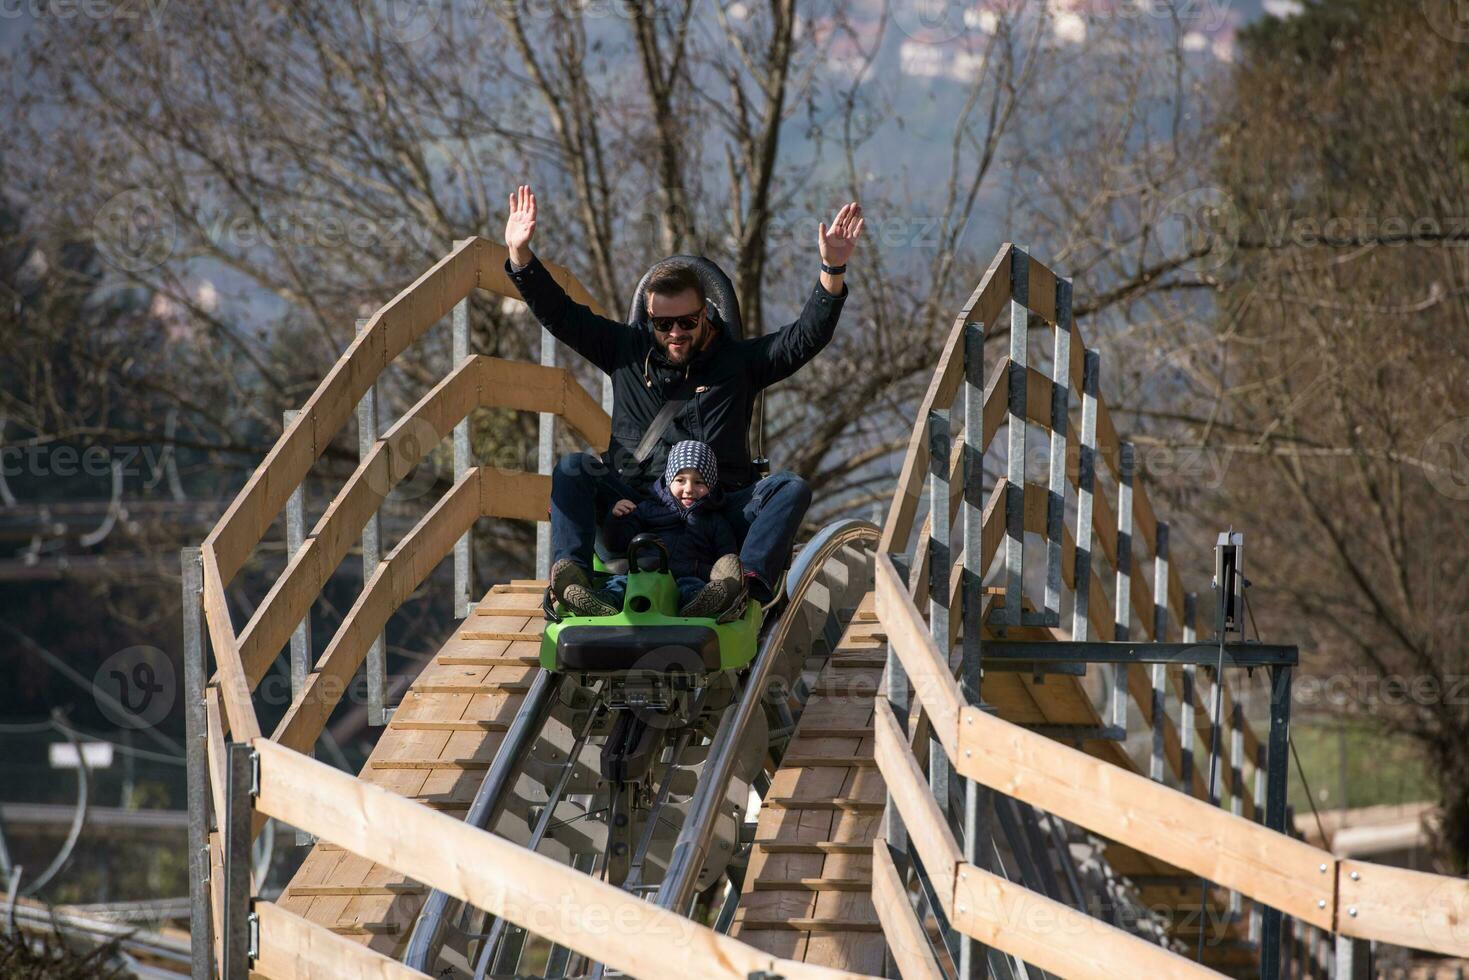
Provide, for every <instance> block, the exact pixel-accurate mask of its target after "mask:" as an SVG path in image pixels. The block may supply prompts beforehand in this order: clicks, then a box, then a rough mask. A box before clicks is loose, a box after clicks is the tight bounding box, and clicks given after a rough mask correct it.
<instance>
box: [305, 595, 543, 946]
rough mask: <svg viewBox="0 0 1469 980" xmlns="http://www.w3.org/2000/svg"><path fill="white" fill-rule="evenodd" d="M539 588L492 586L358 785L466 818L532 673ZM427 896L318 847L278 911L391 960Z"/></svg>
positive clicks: (430, 669) (426, 672) (402, 709)
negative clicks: (406, 798) (320, 926)
mask: <svg viewBox="0 0 1469 980" xmlns="http://www.w3.org/2000/svg"><path fill="white" fill-rule="evenodd" d="M542 588H543V586H542V584H541V583H534V582H526V581H513V582H511V583H509V584H508V585H496V586H495V587H493V588H492V589H490V591H489V593H488V594H486V595H485V597H484V599H483V600H481V601H480V603H479V604H478V606H477V607H476V608H475V610H474V612H473V613H472V614H471V615H470V616H469V617H468V618H466V619H465V620H464V621H463V622H462V623H460V624H459V629H458V630H456V631H455V634H454V635H453V636H452V637H451V638H450V639H449V640H448V641H447V642H446V643H445V644H444V645H443V647H442V648H441V649H440V650H439V652H438V654H437V655H436V656H435V657H434V659H433V661H432V662H431V663H429V664H428V665H427V666H425V667H424V669H423V672H422V673H420V674H419V675H418V677H417V678H416V679H415V680H414V682H413V685H412V686H411V687H410V688H409V690H408V692H407V694H405V695H404V697H403V702H402V704H401V705H400V706H399V707H398V710H397V711H395V712H394V713H393V717H392V719H391V720H390V721H389V722H388V725H387V727H386V729H385V730H384V731H383V733H382V736H381V737H380V738H379V739H378V742H377V746H376V747H375V748H374V749H373V751H372V755H371V756H370V757H369V758H368V760H367V763H366V764H365V765H364V766H363V769H362V773H361V778H362V779H363V780H364V781H366V782H369V783H372V784H374V785H377V786H382V787H384V788H386V789H390V790H392V791H393V792H395V793H398V794H400V795H402V796H407V797H412V798H414V799H418V800H423V801H424V802H426V803H428V804H429V805H430V806H432V807H434V808H435V809H437V810H441V811H443V812H446V813H450V814H453V815H455V816H458V817H461V818H462V817H463V816H464V814H465V812H466V811H467V810H468V808H469V802H470V800H471V799H473V797H474V793H475V790H476V789H477V788H478V787H479V784H480V782H481V780H482V779H483V778H484V770H485V768H486V767H488V765H489V762H490V760H491V759H493V758H494V756H495V750H496V749H498V748H499V745H500V739H501V738H502V737H503V735H504V731H505V727H506V726H507V725H508V724H509V722H510V721H511V719H513V718H514V717H515V713H516V711H517V710H519V708H520V702H521V699H522V698H523V696H524V690H525V685H526V683H527V682H528V681H529V679H530V678H531V677H532V676H533V675H534V674H535V672H536V669H537V667H536V659H535V658H536V655H537V653H538V651H539V649H540V631H541V625H542V622H543V620H542V617H541V611H540V608H539V603H540V599H539V596H540V592H541V589H542ZM517 636H519V637H524V638H522V639H513V638H512V637H517ZM427 894H428V892H427V890H426V889H425V888H423V887H422V886H420V885H418V884H417V883H415V882H411V881H405V880H404V878H403V876H402V875H401V874H398V873H397V872H395V871H392V870H391V869H388V868H385V867H382V866H381V865H377V864H373V863H372V862H371V861H367V860H365V859H363V858H359V857H357V856H356V855H354V854H350V853H348V852H346V851H343V850H342V849H341V848H339V847H335V846H332V845H328V844H317V845H314V846H313V847H312V848H311V852H310V853H309V854H308V855H307V856H306V860H305V861H304V862H303V863H302V864H301V867H300V869H298V870H297V872H296V874H295V877H293V878H292V879H291V882H290V884H289V885H287V886H286V889H285V891H284V892H283V893H282V895H281V898H280V900H279V903H278V904H279V905H280V906H282V907H283V908H285V909H286V910H287V911H290V912H294V913H296V914H297V915H300V916H302V917H304V918H306V919H308V920H309V921H311V922H314V923H317V924H320V925H323V926H326V927H327V928H329V929H331V930H332V931H333V932H335V933H337V934H338V935H342V936H346V937H348V938H351V939H354V940H356V941H358V942H361V943H365V944H366V945H368V946H370V947H371V948H373V949H375V950H378V951H379V952H383V953H386V954H388V955H394V954H396V953H398V952H399V950H401V948H402V947H403V945H404V944H405V943H406V942H407V939H408V933H409V931H410V930H411V929H412V927H413V920H414V918H415V917H416V916H417V914H418V910H419V908H420V907H421V906H422V904H423V902H424V900H425V898H426V897H427Z"/></svg>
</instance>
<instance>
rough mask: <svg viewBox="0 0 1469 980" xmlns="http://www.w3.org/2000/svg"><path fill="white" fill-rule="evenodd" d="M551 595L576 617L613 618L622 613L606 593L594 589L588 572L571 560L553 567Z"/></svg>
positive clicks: (563, 561) (568, 559)
mask: <svg viewBox="0 0 1469 980" xmlns="http://www.w3.org/2000/svg"><path fill="white" fill-rule="evenodd" d="M551 595H552V597H554V598H555V599H557V600H559V601H560V603H561V604H562V605H563V606H565V607H566V608H567V610H568V611H569V612H571V614H572V615H574V616H612V615H615V614H616V613H617V612H619V611H620V610H619V608H618V607H617V606H615V605H613V604H612V603H611V601H609V597H608V596H607V595H606V594H605V593H602V592H598V591H597V590H595V589H593V588H592V583H591V580H590V579H588V578H587V570H586V569H585V568H582V567H581V566H580V565H578V564H577V563H576V562H575V561H573V560H572V559H570V558H563V559H561V560H560V561H558V562H557V563H556V564H555V565H553V566H552V568H551Z"/></svg>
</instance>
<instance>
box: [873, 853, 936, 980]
mask: <svg viewBox="0 0 1469 980" xmlns="http://www.w3.org/2000/svg"><path fill="white" fill-rule="evenodd" d="M872 904H873V906H874V907H875V908H876V909H877V918H878V921H879V922H881V923H882V931H883V936H884V938H885V939H886V940H887V944H888V949H889V950H891V951H892V954H893V961H894V962H895V963H896V964H897V966H898V972H899V973H900V974H901V975H902V976H903V980H944V971H943V970H941V969H940V968H939V964H938V961H937V960H935V959H934V956H933V950H932V949H931V948H930V947H929V944H928V937H927V936H925V935H924V933H923V927H922V926H921V925H919V924H918V918H917V916H915V915H914V914H913V906H912V905H911V904H909V902H908V889H907V888H905V887H903V882H902V879H900V878H899V877H898V869H897V868H896V867H894V866H893V859H892V856H891V855H889V854H888V842H887V840H886V838H882V837H879V838H877V839H876V840H874V841H873V842H872Z"/></svg>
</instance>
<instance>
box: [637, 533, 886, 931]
mask: <svg viewBox="0 0 1469 980" xmlns="http://www.w3.org/2000/svg"><path fill="white" fill-rule="evenodd" d="M877 536H878V530H877V526H876V525H874V524H872V523H870V522H868V521H858V520H845V521H837V522H836V523H834V524H828V525H827V526H826V527H825V528H823V529H822V530H821V532H820V533H819V534H817V535H816V537H815V538H813V539H812V540H811V541H810V542H809V543H808V544H807V545H806V546H805V547H804V548H802V549H801V551H800V553H799V554H798V555H797V556H796V561H795V563H794V564H793V565H792V567H791V573H790V576H789V577H788V581H791V582H794V583H795V585H794V586H793V587H792V589H791V597H790V604H789V605H788V606H787V607H786V611H785V614H784V615H782V616H781V617H780V619H778V620H776V622H775V625H774V626H773V627H772V628H771V629H770V630H769V631H768V632H767V633H766V634H765V638H764V640H763V641H762V642H761V644H760V652H759V653H758V654H757V655H756V657H755V662H754V663H753V664H752V665H751V667H750V672H749V674H748V675H747V676H746V677H745V682H744V686H743V687H742V688H741V690H740V700H739V704H738V705H737V707H736V708H735V710H734V711H732V712H729V713H727V714H726V715H725V717H724V720H723V721H721V722H720V726H719V732H718V733H717V734H716V736H715V739H714V747H713V749H712V750H711V753H710V758H709V762H708V765H706V767H705V770H704V773H703V778H702V779H700V780H699V786H698V789H697V790H696V791H695V793H694V797H693V799H692V801H691V802H690V805H689V816H688V819H687V820H686V821H685V822H684V825H683V829H682V830H681V831H680V832H679V835H678V840H677V841H676V842H675V843H674V845H673V856H672V857H671V858H670V859H669V862H668V870H667V872H665V874H664V876H663V884H662V886H661V887H659V889H658V906H659V907H660V908H665V909H668V910H670V911H673V912H678V913H679V914H683V913H684V912H686V911H687V910H688V905H689V898H690V895H691V893H692V891H693V887H694V881H695V879H696V878H697V877H698V874H699V869H700V868H701V867H703V865H704V860H705V858H706V857H708V853H709V839H710V837H711V835H712V833H713V830H714V821H715V818H716V817H718V815H719V805H720V804H721V803H722V802H723V801H724V797H725V790H726V784H727V783H728V782H729V777H730V773H731V771H732V770H733V768H734V764H735V760H736V759H737V758H738V756H739V750H740V748H741V747H742V746H743V743H744V735H745V732H746V730H747V729H748V728H749V725H750V721H751V719H753V718H754V717H755V712H756V710H757V709H758V708H759V707H760V706H761V704H762V703H763V702H764V700H765V695H766V691H767V688H768V685H769V684H770V678H771V674H772V672H773V671H774V669H775V667H776V661H777V660H778V659H780V657H781V654H782V653H783V652H784V648H785V644H786V641H787V640H788V639H789V636H790V628H791V624H792V623H794V622H796V620H797V619H798V617H797V616H795V615H794V613H795V612H796V611H797V610H799V609H800V607H801V602H802V600H803V599H804V598H805V592H806V590H807V589H808V588H810V584H811V582H812V581H813V580H814V578H815V576H816V575H817V573H819V572H820V570H821V569H822V567H823V566H824V565H825V564H826V561H827V559H829V558H830V557H831V556H832V555H834V554H835V553H836V552H837V551H838V550H839V549H841V548H843V547H845V546H846V545H848V544H851V543H853V542H856V541H860V540H863V539H867V540H871V541H872V542H873V543H874V544H876V542H877Z"/></svg>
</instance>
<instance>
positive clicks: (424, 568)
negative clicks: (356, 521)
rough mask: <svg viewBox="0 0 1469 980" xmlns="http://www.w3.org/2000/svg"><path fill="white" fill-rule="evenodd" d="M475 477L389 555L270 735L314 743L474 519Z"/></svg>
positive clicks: (301, 748) (304, 747)
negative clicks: (370, 656) (389, 628)
mask: <svg viewBox="0 0 1469 980" xmlns="http://www.w3.org/2000/svg"><path fill="white" fill-rule="evenodd" d="M479 473H480V471H479V470H477V469H475V470H470V471H469V472H468V473H467V474H465V476H464V477H463V479H461V480H460V481H459V482H458V483H456V484H455V485H454V488H453V489H452V490H450V491H449V492H448V493H446V494H445V495H444V496H443V497H441V498H440V499H439V500H438V501H437V502H436V503H435V504H434V505H433V507H431V508H429V510H428V512H427V513H426V514H424V516H423V517H422V518H421V519H420V520H419V521H418V523H417V524H415V525H414V526H413V529H412V530H410V531H409V532H408V535H407V536H406V537H405V538H404V539H403V540H402V541H401V542H400V543H399V544H398V546H397V547H396V548H394V549H393V550H392V551H390V552H389V553H388V555H387V557H386V558H384V559H383V561H382V563H381V564H379V565H378V567H377V571H376V572H374V573H373V575H372V577H371V578H370V579H368V581H367V584H366V585H365V586H364V587H363V589H362V593H361V594H360V595H359V596H358V597H357V601H356V602H354V603H353V604H352V608H351V609H350V610H349V611H348V613H347V616H346V618H345V619H344V620H343V621H342V625H341V626H340V627H339V628H338V629H337V632H336V635H335V636H333V637H332V639H331V642H330V643H328V644H327V648H326V651H325V652H323V653H322V655H321V659H320V660H318V661H317V662H316V669H315V670H313V671H312V672H311V673H310V674H308V675H307V677H306V685H305V688H304V689H303V690H302V691H301V693H300V695H298V697H297V698H296V700H295V701H293V702H292V703H291V706H290V708H288V709H287V710H286V714H285V717H284V718H282V719H281V721H280V724H279V725H277V726H276V729H275V733H274V734H273V735H272V736H271V737H272V739H273V740H274V741H276V742H279V743H280V744H281V745H284V746H286V747H287V748H290V749H294V750H295V751H297V752H306V751H309V750H310V749H311V747H312V746H313V745H315V744H316V739H317V737H318V736H319V735H320V734H321V730H322V728H323V727H324V726H325V724H326V719H327V718H328V716H330V714H331V712H332V709H333V708H335V707H336V705H337V702H338V701H339V700H341V697H342V694H343V693H345V691H346V689H347V685H348V684H349V683H350V682H351V680H352V675H353V674H355V673H356V672H357V668H358V667H360V666H361V665H362V661H363V659H364V658H365V657H366V656H367V649H368V647H369V646H371V644H372V642H373V640H374V639H376V638H377V636H378V635H379V634H380V633H381V632H382V630H383V627H384V626H385V625H386V624H387V621H388V617H389V616H391V615H392V612H393V610H395V609H396V608H397V607H398V606H399V605H400V604H401V603H402V601H403V599H404V598H406V597H407V596H408V595H409V594H410V593H411V592H412V591H413V590H414V589H416V588H417V587H418V586H419V584H420V583H422V582H423V580H424V579H425V578H427V577H428V574H429V573H430V572H431V571H433V568H434V566H435V565H437V564H438V563H439V561H441V560H442V559H443V557H444V556H445V555H447V554H448V553H449V550H450V549H451V548H453V546H454V542H455V541H456V540H458V538H459V537H460V536H461V535H462V534H463V533H464V532H465V531H466V530H468V529H469V527H470V525H471V524H473V523H474V520H475V518H476V517H478V516H479V513H480V512H479Z"/></svg>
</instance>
